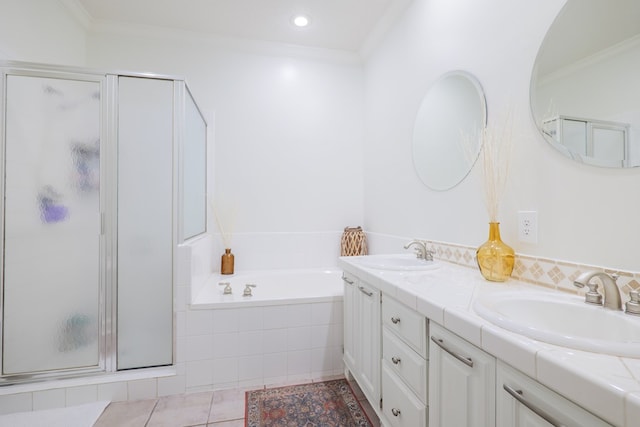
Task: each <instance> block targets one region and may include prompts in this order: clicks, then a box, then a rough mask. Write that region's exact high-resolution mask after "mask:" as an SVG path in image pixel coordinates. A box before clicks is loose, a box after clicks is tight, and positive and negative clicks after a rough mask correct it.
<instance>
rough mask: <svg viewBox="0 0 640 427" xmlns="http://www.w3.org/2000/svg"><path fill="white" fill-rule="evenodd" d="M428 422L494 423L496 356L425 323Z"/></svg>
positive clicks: (449, 426)
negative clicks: (426, 334) (427, 349)
mask: <svg viewBox="0 0 640 427" xmlns="http://www.w3.org/2000/svg"><path fill="white" fill-rule="evenodd" d="M429 329H430V338H431V342H430V343H429V425H430V426H437V427H460V426H465V427H490V426H494V425H495V384H496V377H495V373H496V359H495V358H494V357H493V356H491V355H489V354H487V353H485V352H484V351H482V350H480V349H479V348H477V347H476V346H474V345H472V344H470V343H469V342H467V341H465V340H463V339H462V338H460V337H458V336H457V335H455V334H453V333H451V332H449V331H448V330H446V329H444V328H443V327H442V326H440V325H438V324H437V323H435V322H430V323H429Z"/></svg>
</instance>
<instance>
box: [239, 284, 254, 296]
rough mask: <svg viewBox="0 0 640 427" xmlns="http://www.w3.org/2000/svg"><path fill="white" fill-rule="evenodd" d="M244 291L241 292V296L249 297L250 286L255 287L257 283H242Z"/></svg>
mask: <svg viewBox="0 0 640 427" xmlns="http://www.w3.org/2000/svg"><path fill="white" fill-rule="evenodd" d="M244 286H245V288H244V292H243V293H242V296H243V297H250V296H252V294H251V288H255V287H256V286H257V285H254V284H253V283H247V284H246V285H244Z"/></svg>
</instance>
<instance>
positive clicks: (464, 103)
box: [413, 71, 487, 191]
mask: <svg viewBox="0 0 640 427" xmlns="http://www.w3.org/2000/svg"><path fill="white" fill-rule="evenodd" d="M486 120H487V107H486V102H485V98H484V92H483V91H482V87H481V86H480V83H479V82H478V80H477V79H476V78H475V77H474V76H473V75H471V74H469V73H467V72H465V71H451V72H448V73H446V74H444V75H443V76H441V77H440V78H439V79H438V80H437V81H436V82H435V83H434V84H433V85H432V86H431V87H430V88H429V90H428V91H427V94H426V95H425V97H424V99H423V100H422V103H421V105H420V108H419V109H418V113H417V115H416V119H415V124H414V128H413V164H414V167H415V170H416V173H417V174H418V176H419V177H420V179H421V180H422V182H423V183H424V184H425V185H426V186H427V187H429V188H431V189H433V190H437V191H445V190H449V189H451V188H453V187H455V186H456V185H457V184H458V183H460V182H461V181H462V180H463V179H464V178H465V177H466V176H467V174H468V173H469V171H470V170H471V167H472V166H473V163H474V161H475V159H477V157H478V153H479V152H480V148H481V143H480V133H481V130H482V129H483V128H484V126H485V124H486Z"/></svg>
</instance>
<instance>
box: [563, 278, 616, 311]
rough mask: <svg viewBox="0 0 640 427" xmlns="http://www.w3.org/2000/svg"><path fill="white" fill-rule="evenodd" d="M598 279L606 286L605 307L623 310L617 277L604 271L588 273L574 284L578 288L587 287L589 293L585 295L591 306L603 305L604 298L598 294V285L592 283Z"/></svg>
mask: <svg viewBox="0 0 640 427" xmlns="http://www.w3.org/2000/svg"><path fill="white" fill-rule="evenodd" d="M595 277H597V278H598V279H600V282H602V285H603V286H604V306H605V308H610V309H612V310H622V300H621V298H620V289H618V285H616V278H617V276H612V275H611V274H607V273H605V272H603V271H587V272H586V273H582V274H581V275H580V276H578V277H577V278H576V280H574V282H573V284H574V285H575V286H577V287H578V288H583V287H585V286H587V287H588V288H589V292H587V294H586V295H585V298H586V302H588V303H590V304H598V305H600V304H602V296H601V295H600V294H599V293H598V285H597V284H596V283H591V279H593V278H595Z"/></svg>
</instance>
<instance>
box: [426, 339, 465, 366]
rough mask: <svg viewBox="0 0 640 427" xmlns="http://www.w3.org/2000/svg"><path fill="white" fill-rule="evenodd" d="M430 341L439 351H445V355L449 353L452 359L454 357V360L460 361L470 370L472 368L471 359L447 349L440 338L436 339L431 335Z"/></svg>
mask: <svg viewBox="0 0 640 427" xmlns="http://www.w3.org/2000/svg"><path fill="white" fill-rule="evenodd" d="M431 341H433V342H434V343H436V344H438V346H439V347H440V348H441V349H443V350H444V351H446V352H447V353H449V354H450V355H452V356H453V357H455V358H456V359H458V360H459V361H461V362H462V363H464V364H465V365H467V366H469V367H470V368H473V359H471V358H470V357H466V356H463V355H461V354H458V353H456V352H455V351H453V350H451V349H450V348H449V347H447V346H446V345H445V344H444V341H443V340H442V338H436V337H434V336H433V335H431Z"/></svg>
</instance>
